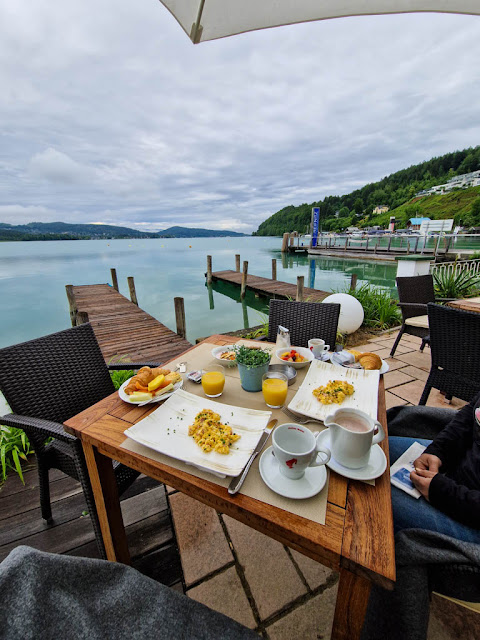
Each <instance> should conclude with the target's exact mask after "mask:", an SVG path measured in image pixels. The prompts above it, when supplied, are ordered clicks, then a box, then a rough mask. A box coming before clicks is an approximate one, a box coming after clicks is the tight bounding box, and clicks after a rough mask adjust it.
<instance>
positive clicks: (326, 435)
mask: <svg viewBox="0 0 480 640" xmlns="http://www.w3.org/2000/svg"><path fill="white" fill-rule="evenodd" d="M317 442H318V444H319V445H320V444H321V445H322V446H323V447H327V449H330V451H331V450H332V447H331V443H330V432H329V430H328V429H325V431H322V432H321V433H320V434H319V435H318V436H317ZM327 467H329V469H331V470H332V471H336V472H337V473H338V474H340V475H341V476H345V477H346V478H350V480H375V478H379V477H380V476H381V475H382V473H383V472H384V471H385V469H386V468H387V458H386V456H385V454H384V453H383V449H382V448H381V447H380V446H379V445H378V444H374V445H373V446H372V448H371V450H370V458H369V460H368V464H366V465H365V466H364V467H360V469H350V468H349V467H344V466H343V464H340V463H339V462H337V461H336V460H335V458H334V457H333V454H332V457H331V458H330V461H329V462H327Z"/></svg>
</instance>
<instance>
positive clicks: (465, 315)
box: [419, 303, 480, 405]
mask: <svg viewBox="0 0 480 640" xmlns="http://www.w3.org/2000/svg"><path fill="white" fill-rule="evenodd" d="M428 322H429V326H430V348H431V353H432V365H431V369H430V373H429V376H428V379H427V382H426V384H425V388H424V390H423V393H422V397H421V398H420V402H419V404H421V405H423V404H426V402H427V399H428V396H429V394H430V391H431V389H432V387H434V388H435V389H440V390H441V391H442V393H445V394H446V395H447V396H455V397H456V398H461V399H462V400H467V401H470V400H471V399H472V398H473V396H474V395H475V394H476V393H478V389H480V358H479V354H480V314H478V313H471V312H469V311H460V310H459V309H452V308H450V307H444V306H441V305H438V304H432V303H429V304H428Z"/></svg>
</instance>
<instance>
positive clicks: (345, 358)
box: [330, 349, 390, 374]
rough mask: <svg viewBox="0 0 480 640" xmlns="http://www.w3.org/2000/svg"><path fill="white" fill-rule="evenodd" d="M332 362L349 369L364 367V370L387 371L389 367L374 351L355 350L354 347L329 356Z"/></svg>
mask: <svg viewBox="0 0 480 640" xmlns="http://www.w3.org/2000/svg"><path fill="white" fill-rule="evenodd" d="M330 362H332V364H338V365H340V366H341V367H348V368H350V369H365V371H378V372H379V373H381V374H382V373H387V371H388V370H389V369H390V367H389V366H388V362H385V360H382V359H381V358H380V356H379V355H378V354H376V353H371V352H370V351H366V352H363V351H355V349H348V350H346V349H344V350H343V351H337V352H335V353H332V354H331V356H330Z"/></svg>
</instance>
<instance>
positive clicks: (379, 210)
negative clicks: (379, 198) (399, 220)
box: [372, 204, 390, 213]
mask: <svg viewBox="0 0 480 640" xmlns="http://www.w3.org/2000/svg"><path fill="white" fill-rule="evenodd" d="M387 211H390V207H389V206H387V205H386V204H378V205H377V206H376V207H375V209H374V210H373V211H372V213H387Z"/></svg>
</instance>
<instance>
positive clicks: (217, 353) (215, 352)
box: [212, 344, 237, 367]
mask: <svg viewBox="0 0 480 640" xmlns="http://www.w3.org/2000/svg"><path fill="white" fill-rule="evenodd" d="M233 347H234V345H233V344H226V345H224V346H223V347H215V349H212V356H213V357H214V358H215V360H218V361H219V362H221V363H222V364H223V365H224V366H225V367H236V366H237V361H236V360H225V359H224V358H221V357H220V356H221V354H222V353H224V352H225V351H234V348H233Z"/></svg>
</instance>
